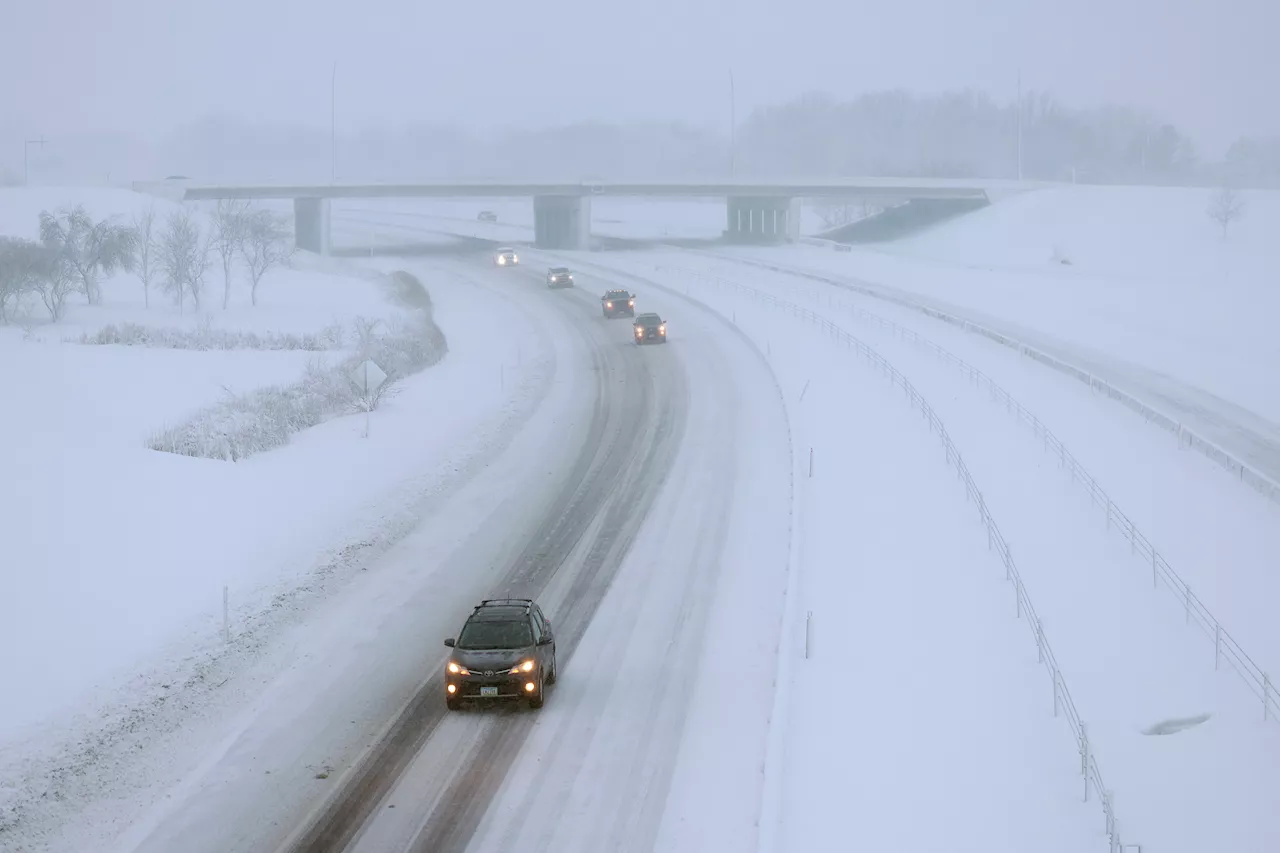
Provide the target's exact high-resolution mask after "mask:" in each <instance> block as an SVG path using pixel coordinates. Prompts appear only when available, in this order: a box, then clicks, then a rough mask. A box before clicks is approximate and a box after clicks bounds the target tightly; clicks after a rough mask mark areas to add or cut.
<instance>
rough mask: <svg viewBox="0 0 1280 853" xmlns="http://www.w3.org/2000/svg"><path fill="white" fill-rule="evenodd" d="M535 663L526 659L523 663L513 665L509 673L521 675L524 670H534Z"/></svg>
mask: <svg viewBox="0 0 1280 853" xmlns="http://www.w3.org/2000/svg"><path fill="white" fill-rule="evenodd" d="M535 665H536V664H534V662H533V661H531V660H527V661H524V662H523V663H518V664H516V665H515V666H513V667H511V669H510V670H509V671H508V674H510V675H519V674H520V673H522V672H533V668H534V666H535Z"/></svg>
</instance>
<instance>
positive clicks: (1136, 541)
mask: <svg viewBox="0 0 1280 853" xmlns="http://www.w3.org/2000/svg"><path fill="white" fill-rule="evenodd" d="M664 269H666V270H668V271H671V272H675V273H678V274H679V275H682V276H688V277H694V278H698V279H702V280H706V281H711V282H714V283H716V284H727V285H729V286H732V287H744V285H738V284H736V283H735V282H728V281H727V280H725V279H720V278H719V277H718V276H713V275H710V274H709V273H704V272H701V271H699V270H689V269H682V268H678V267H666V268H664ZM749 289H751V290H753V291H754V289H753V288H749ZM755 292H758V291H755ZM842 307H843V308H845V309H847V310H848V311H850V312H852V313H853V314H854V315H855V316H857V317H858V318H859V319H861V320H863V321H865V322H869V323H871V324H873V325H876V326H878V327H880V328H881V329H884V330H887V331H889V332H891V333H893V334H894V335H897V336H898V337H901V338H903V339H905V340H908V341H910V342H912V343H913V344H915V345H917V346H920V347H922V348H924V349H926V350H928V351H930V352H931V353H933V354H934V355H936V356H937V357H939V358H941V359H942V360H943V361H944V362H946V363H947V364H949V365H951V366H952V367H955V368H957V369H958V370H959V371H961V372H962V373H963V374H964V375H965V376H967V377H968V379H969V380H970V381H971V382H973V383H974V384H975V385H977V386H979V387H984V388H986V389H987V390H988V391H989V392H990V394H991V398H992V400H994V401H996V402H999V403H1003V404H1004V407H1005V410H1006V411H1007V412H1009V413H1010V414H1012V415H1015V416H1016V417H1017V418H1018V419H1019V420H1021V421H1022V422H1023V423H1025V424H1027V425H1028V426H1030V427H1031V429H1032V431H1033V432H1034V433H1035V435H1036V437H1037V438H1039V439H1040V440H1041V442H1042V443H1043V444H1044V448H1045V452H1052V453H1053V454H1054V455H1055V456H1057V458H1058V462H1059V466H1060V467H1062V468H1064V469H1066V470H1067V471H1069V472H1070V473H1071V477H1072V480H1073V481H1075V482H1078V483H1080V484H1081V485H1082V486H1084V488H1085V490H1086V491H1087V492H1088V493H1089V499H1090V502H1091V503H1092V504H1093V505H1094V506H1095V507H1096V506H1100V507H1102V508H1103V509H1104V511H1105V513H1106V519H1107V529H1108V530H1111V529H1116V530H1118V531H1119V532H1120V534H1121V535H1122V536H1124V537H1125V538H1126V539H1128V540H1129V547H1130V553H1131V554H1133V555H1134V556H1141V557H1142V559H1143V560H1144V561H1145V563H1146V564H1147V565H1149V566H1150V567H1151V580H1152V586H1153V587H1154V588H1156V589H1159V588H1160V587H1161V586H1162V585H1163V586H1164V587H1165V588H1166V589H1168V590H1169V591H1170V592H1171V593H1173V595H1174V596H1175V597H1176V598H1177V600H1178V602H1179V604H1180V605H1181V606H1182V607H1183V609H1184V611H1185V613H1186V622H1187V624H1188V625H1192V624H1194V625H1195V626H1196V627H1197V628H1199V629H1200V630H1201V631H1202V632H1203V633H1204V634H1205V635H1206V636H1207V637H1208V638H1209V639H1211V640H1212V641H1213V644H1214V656H1213V665H1214V669H1218V668H1219V667H1220V666H1221V665H1222V664H1223V662H1225V663H1226V664H1228V665H1229V666H1230V667H1231V668H1232V669H1234V670H1235V671H1236V673H1237V674H1238V675H1239V676H1240V677H1241V679H1242V680H1243V681H1244V683H1245V686H1246V687H1248V688H1249V690H1250V691H1251V692H1252V693H1253V695H1254V696H1256V697H1257V698H1258V699H1259V700H1260V701H1261V702H1262V716H1263V719H1264V720H1275V721H1276V722H1280V690H1278V689H1277V686H1276V685H1275V684H1274V683H1272V681H1271V678H1270V676H1269V675H1268V673H1267V672H1265V671H1264V670H1263V668H1262V667H1261V666H1259V665H1258V664H1257V662H1256V661H1254V660H1253V658H1251V657H1250V656H1249V654H1248V653H1247V652H1246V651H1245V650H1244V648H1243V646H1241V645H1240V643H1239V642H1238V641H1237V640H1236V639H1235V637H1233V636H1232V635H1231V633H1230V632H1229V631H1228V630H1227V629H1226V628H1224V627H1223V626H1222V623H1221V622H1220V621H1219V620H1218V619H1217V618H1216V617H1215V616H1214V615H1213V614H1212V613H1211V612H1210V611H1209V608H1208V607H1207V606H1205V604H1204V602H1202V601H1201V600H1200V599H1199V598H1198V597H1197V596H1196V595H1195V593H1194V592H1193V591H1192V589H1191V585H1190V584H1189V583H1187V581H1186V580H1184V579H1183V578H1182V576H1181V575H1179V574H1178V573H1177V571H1175V570H1174V569H1173V567H1172V566H1170V565H1169V563H1168V561H1167V560H1166V559H1165V558H1164V557H1163V556H1162V555H1161V554H1160V553H1159V551H1158V550H1157V549H1156V546H1155V545H1154V544H1153V543H1152V542H1151V540H1149V539H1148V538H1147V537H1146V536H1144V535H1143V534H1142V532H1141V531H1140V530H1138V527H1137V525H1136V524H1135V523H1134V522H1133V521H1132V520H1131V519H1130V518H1129V517H1128V516H1127V515H1125V514H1124V513H1123V512H1122V511H1121V510H1120V508H1119V507H1118V506H1117V505H1116V503H1115V501H1114V500H1112V498H1111V496H1110V495H1108V494H1107V492H1106V491H1105V490H1104V489H1103V488H1102V486H1101V485H1099V483H1098V481H1097V480H1096V479H1094V477H1093V476H1092V475H1091V474H1090V473H1089V472H1088V471H1087V470H1085V467H1084V466H1083V465H1082V464H1081V463H1080V462H1079V460H1077V459H1076V457H1075V456H1074V455H1072V453H1071V451H1069V450H1068V449H1067V448H1066V445H1064V444H1063V443H1062V441H1061V440H1060V439H1059V438H1058V437H1057V436H1055V435H1054V434H1053V432H1052V431H1051V430H1050V429H1049V428H1048V427H1047V426H1045V424H1044V423H1043V422H1042V421H1041V420H1040V419H1039V418H1038V417H1036V416H1035V415H1034V414H1033V413H1032V412H1031V411H1030V410H1029V409H1027V408H1026V407H1025V406H1023V405H1022V404H1021V403H1020V402H1018V400H1017V399H1016V398H1014V396H1013V395H1012V394H1010V393H1009V392H1008V391H1006V390H1005V389H1004V388H1003V387H1001V386H1000V385H999V384H998V383H997V382H996V381H995V380H994V379H992V378H991V377H990V376H988V375H987V374H985V373H983V372H982V371H981V370H979V369H978V368H977V367H974V366H973V365H971V364H969V363H968V362H966V361H964V360H963V359H961V358H960V357H959V356H957V355H955V354H954V353H952V352H950V351H949V350H947V349H944V348H943V347H941V346H939V345H938V344H936V343H934V342H933V341H931V340H929V339H928V338H926V337H924V336H922V335H920V334H918V333H917V332H915V331H914V330H912V329H908V328H906V327H904V326H901V325H899V324H897V323H895V322H893V321H892V320H888V319H886V318H884V317H881V316H879V315H878V314H874V313H872V312H870V311H867V310H866V309H864V308H859V307H858V306H856V305H842Z"/></svg>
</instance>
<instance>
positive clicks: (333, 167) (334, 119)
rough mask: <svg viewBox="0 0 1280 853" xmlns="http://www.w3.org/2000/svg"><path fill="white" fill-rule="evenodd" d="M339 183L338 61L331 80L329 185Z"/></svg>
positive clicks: (334, 65)
mask: <svg viewBox="0 0 1280 853" xmlns="http://www.w3.org/2000/svg"><path fill="white" fill-rule="evenodd" d="M337 182H338V60H336V59H335V60H334V61H333V75H332V76H331V77H330V78H329V183H331V184H336V183H337Z"/></svg>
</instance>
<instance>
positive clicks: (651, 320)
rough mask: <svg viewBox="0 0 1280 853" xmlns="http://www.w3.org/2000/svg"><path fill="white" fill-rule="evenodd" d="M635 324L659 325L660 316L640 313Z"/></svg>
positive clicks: (660, 321) (660, 323) (660, 322)
mask: <svg viewBox="0 0 1280 853" xmlns="http://www.w3.org/2000/svg"><path fill="white" fill-rule="evenodd" d="M636 325H637V326H661V325H662V318H661V317H659V316H658V315H657V314H641V315H640V316H639V317H637V318H636Z"/></svg>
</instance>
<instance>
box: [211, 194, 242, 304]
mask: <svg viewBox="0 0 1280 853" xmlns="http://www.w3.org/2000/svg"><path fill="white" fill-rule="evenodd" d="M248 212H249V203H248V202H247V201H241V200H239V199H233V198H224V199H219V200H218V203H217V206H216V207H215V208H214V211H213V234H212V243H213V248H214V251H216V252H217V253H218V257H219V258H221V259H222V309H223V310H224V311H225V310H226V309H227V308H228V307H230V305H231V272H232V267H234V266H235V259H236V255H237V254H238V253H240V252H241V250H242V248H243V246H244V243H245V236H246V230H247V225H248V221H247V218H248Z"/></svg>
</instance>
